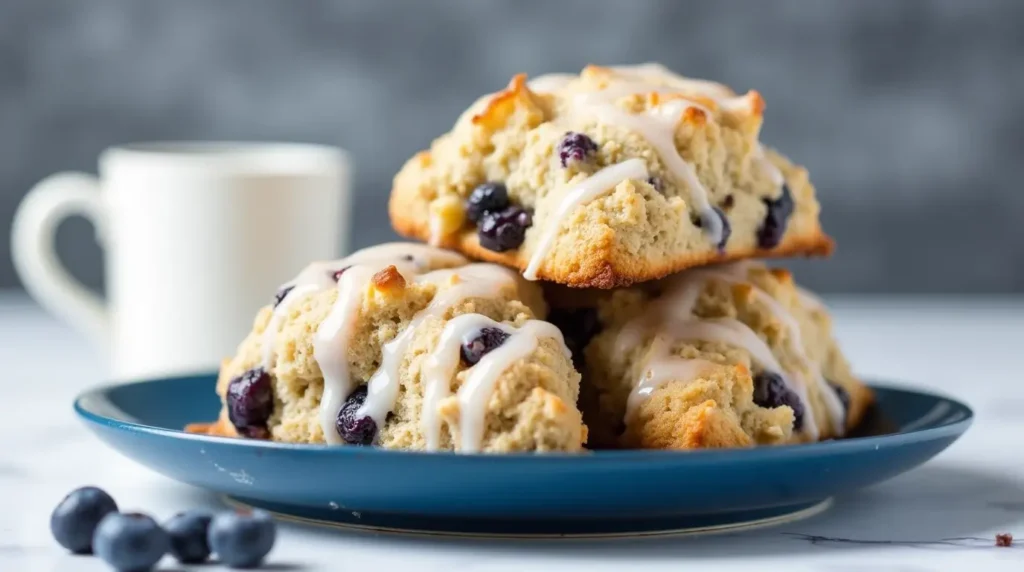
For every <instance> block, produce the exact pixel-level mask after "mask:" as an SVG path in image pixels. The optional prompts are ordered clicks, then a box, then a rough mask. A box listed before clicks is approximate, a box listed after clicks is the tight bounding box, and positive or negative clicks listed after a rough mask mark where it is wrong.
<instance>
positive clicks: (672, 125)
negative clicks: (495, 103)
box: [523, 63, 785, 280]
mask: <svg viewBox="0 0 1024 572" xmlns="http://www.w3.org/2000/svg"><path fill="white" fill-rule="evenodd" d="M611 69H612V71H613V72H614V73H615V74H616V76H617V77H613V78H611V81H610V82H609V84H608V85H607V87H605V88H604V89H602V90H600V91H585V92H580V93H576V94H575V95H574V96H573V99H572V107H571V113H574V114H583V115H591V116H593V117H595V118H596V119H597V120H598V121H599V122H601V123H607V124H610V125H617V126H619V127H622V128H624V129H628V130H630V131H634V132H636V133H639V134H640V135H642V136H643V137H644V138H645V139H646V140H647V142H648V143H649V144H650V145H651V146H652V147H654V149H655V151H656V152H657V153H658V156H659V157H660V158H661V160H662V162H663V163H664V164H665V166H666V167H667V168H668V169H669V171H670V172H672V174H673V175H674V176H675V177H676V178H677V179H678V180H680V181H681V182H683V183H684V184H685V185H686V187H687V188H688V189H689V190H690V198H691V202H692V204H693V208H694V210H695V211H696V213H697V215H698V216H699V217H700V220H701V227H702V228H703V230H704V232H705V234H706V235H707V236H708V238H709V240H710V241H711V242H712V243H713V244H718V243H719V242H720V241H721V238H722V233H723V231H724V228H723V224H722V221H721V219H720V218H719V217H718V215H717V214H716V213H715V212H714V211H713V208H712V206H711V203H710V200H709V199H708V191H707V189H706V188H705V187H704V185H703V184H702V183H701V181H700V179H699V178H698V177H697V173H696V171H694V169H693V167H692V166H691V165H690V164H689V163H688V162H686V160H685V159H683V157H682V156H681V155H680V154H679V150H678V149H677V148H676V144H675V135H676V126H677V124H678V123H679V120H680V118H681V117H682V115H683V113H684V112H685V111H686V110H687V109H689V108H691V107H695V108H698V109H701V110H702V111H704V112H705V113H707V114H709V115H710V111H709V110H708V109H707V108H706V107H704V106H702V105H700V104H699V103H698V102H696V101H691V100H686V99H669V100H667V101H664V102H662V103H660V104H659V105H657V106H654V107H652V108H650V109H647V110H646V111H644V112H642V113H636V114H632V113H627V112H626V111H624V110H623V109H621V108H619V107H618V106H616V105H615V100H616V99H618V98H620V97H624V96H627V95H633V94H639V93H651V92H656V93H674V92H678V91H683V92H691V93H695V94H697V95H700V96H704V97H707V98H709V99H711V100H713V101H715V103H716V104H717V105H719V106H720V107H721V108H722V109H723V110H726V111H730V112H735V111H738V110H740V109H742V108H743V107H746V106H750V105H751V102H752V100H751V98H748V97H746V96H738V95H736V94H734V93H733V92H732V90H731V89H729V88H728V87H726V86H724V85H722V84H719V83H716V82H711V81H706V80H699V79H690V78H684V77H681V76H679V75H677V74H673V73H672V72H670V71H669V70H668V69H666V68H665V67H664V66H662V65H660V64H655V63H648V64H640V65H635V66H616V67H612V68H611ZM571 81H572V79H571V76H566V75H564V74H552V75H547V76H540V77H538V78H535V79H534V80H533V81H532V82H530V86H531V88H532V87H534V85H536V86H538V87H537V89H559V88H562V87H565V86H567V85H568V84H570V83H571ZM753 158H754V160H755V161H756V162H757V163H758V164H759V165H760V167H761V169H762V170H764V171H765V172H766V173H767V175H768V176H769V177H770V178H771V179H772V181H773V183H774V184H775V185H776V186H780V185H782V184H783V183H784V180H785V179H784V177H783V175H782V172H781V170H779V168H778V167H776V166H775V165H774V164H773V163H772V162H771V161H770V160H769V159H768V158H767V156H766V155H765V151H764V147H763V146H762V145H761V143H760V142H759V141H758V142H756V144H755V146H754V149H753ZM624 163H625V162H624ZM622 164H623V163H620V165H622ZM612 167H615V165H613V166H612ZM609 168H610V167H609ZM606 169H608V168H606ZM606 169H603V170H602V171H599V172H598V173H596V174H595V175H594V177H596V176H598V175H602V174H604V175H607V174H606V173H605V170H606ZM644 178H646V174H645V175H644ZM608 184H609V183H608V182H607V181H602V182H601V186H605V185H608ZM615 184H617V183H611V184H610V186H611V187H614V185H615ZM577 188H579V187H578V186H577ZM575 190H576V189H573V191H575ZM573 191H570V192H569V193H567V194H566V197H565V199H563V201H562V203H561V204H559V207H558V209H557V210H556V213H555V219H554V220H553V221H551V222H549V225H548V231H547V233H546V234H545V236H544V238H543V239H542V241H541V243H540V244H539V245H538V248H537V249H536V250H535V252H534V254H533V256H532V257H531V260H530V264H529V266H528V267H527V270H526V271H525V272H524V273H523V276H524V277H526V278H527V279H528V280H535V279H536V272H537V269H538V268H539V266H540V263H541V262H542V261H543V257H544V256H545V255H546V254H547V251H548V249H549V248H550V243H551V241H552V240H554V234H555V233H556V232H557V230H558V229H559V228H560V227H561V224H562V220H563V219H564V218H565V217H566V216H568V215H569V213H570V212H572V210H573V209H574V208H575V207H577V206H579V205H580V204H583V203H585V202H587V201H589V200H593V199H594V198H595V197H596V196H599V195H600V193H598V192H594V193H588V194H587V195H585V196H579V195H576V194H574V193H573ZM552 229H554V230H552Z"/></svg>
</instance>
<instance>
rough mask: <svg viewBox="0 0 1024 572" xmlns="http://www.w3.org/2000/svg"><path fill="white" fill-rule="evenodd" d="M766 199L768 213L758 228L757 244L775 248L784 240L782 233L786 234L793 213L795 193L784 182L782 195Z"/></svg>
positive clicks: (766, 247)
mask: <svg viewBox="0 0 1024 572" xmlns="http://www.w3.org/2000/svg"><path fill="white" fill-rule="evenodd" d="M761 200H763V201H764V205H765V207H766V208H767V209H768V214H766V215H765V217H764V222H762V223H761V227H760V228H758V229H757V244H758V246H760V247H761V248H764V249H768V248H775V247H776V246H778V244H779V242H781V241H782V235H784V234H786V224H787V223H788V222H789V217H790V215H792V214H793V193H791V192H790V191H789V185H787V184H785V183H783V185H782V195H781V196H779V198H777V199H774V200H772V199H761Z"/></svg>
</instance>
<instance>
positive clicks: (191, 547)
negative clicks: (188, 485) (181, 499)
mask: <svg viewBox="0 0 1024 572" xmlns="http://www.w3.org/2000/svg"><path fill="white" fill-rule="evenodd" d="M211 520H213V515H211V514H209V513H207V512H201V511H188V512H180V513H178V514H176V515H174V517H172V518H171V520H168V521H167V522H166V523H165V524H164V530H166V531H167V534H168V535H169V536H170V539H171V554H172V555H173V556H174V557H175V558H176V559H177V560H178V562H181V563H182V564H198V563H200V562H205V561H206V559H207V558H209V557H210V545H209V543H207V541H206V533H207V530H208V529H209V528H210V521H211Z"/></svg>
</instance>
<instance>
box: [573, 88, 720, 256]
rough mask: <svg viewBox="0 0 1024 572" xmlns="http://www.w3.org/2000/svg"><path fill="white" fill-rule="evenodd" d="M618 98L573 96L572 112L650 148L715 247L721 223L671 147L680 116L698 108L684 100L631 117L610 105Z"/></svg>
mask: <svg viewBox="0 0 1024 572" xmlns="http://www.w3.org/2000/svg"><path fill="white" fill-rule="evenodd" d="M624 89H625V91H627V92H629V91H633V90H634V89H639V88H632V87H630V86H626V87H625V88H624ZM643 89H645V90H650V89H651V86H649V85H647V86H645V87H644V88H643ZM621 94H623V90H619V89H616V88H615V87H609V88H608V89H606V90H603V91H596V92H586V93H580V94H577V95H576V96H575V99H574V108H573V109H574V111H575V112H577V113H589V114H592V115H593V116H594V117H596V118H597V120H598V121H600V122H602V123H607V124H611V125H618V126H620V127H623V128H625V129H629V130H630V131H635V132H637V133H639V134H640V135H642V136H643V137H644V139H646V140H647V142H648V143H650V145H651V146H652V147H654V150H655V151H656V152H657V153H658V156H659V157H661V160H662V162H663V163H664V164H665V166H666V167H668V169H669V171H671V172H672V174H673V175H675V176H676V177H677V178H678V179H679V180H680V181H682V182H683V183H684V184H685V185H686V187H687V188H688V189H689V190H690V199H691V201H692V203H693V207H694V209H695V210H696V212H697V214H698V216H700V217H701V221H702V222H703V223H704V227H703V228H704V231H705V233H706V234H707V235H708V238H709V239H710V240H711V242H712V243H713V244H718V242H719V241H720V240H721V236H722V221H721V220H720V219H719V218H718V216H717V215H712V214H709V213H710V211H711V203H710V202H709V200H708V191H707V189H705V188H704V185H703V184H702V183H701V182H700V179H699V178H697V173H696V172H695V171H694V170H693V167H692V166H690V164H689V163H687V162H686V160H684V159H683V157H682V156H681V155H680V154H679V150H678V149H676V143H675V137H676V125H677V124H678V123H679V120H680V118H681V117H682V114H683V112H685V111H686V110H687V109H688V108H690V107H700V105H699V104H697V103H696V102H693V101H689V100H685V99H672V100H669V101H666V102H664V103H662V104H661V105H658V106H656V107H653V108H651V109H648V110H647V111H645V112H643V113H636V114H633V113H627V112H626V111H624V110H622V109H621V108H619V107H618V106H616V105H615V104H614V103H613V102H614V100H615V99H617V98H618V97H621V96H622V95H621Z"/></svg>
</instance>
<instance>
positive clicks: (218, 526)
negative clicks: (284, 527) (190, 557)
mask: <svg viewBox="0 0 1024 572" xmlns="http://www.w3.org/2000/svg"><path fill="white" fill-rule="evenodd" d="M276 536H277V531H276V527H275V525H274V519H272V518H270V515H269V514H267V513H265V512H263V511H261V510H254V511H235V512H223V513H220V514H218V515H217V516H215V517H213V521H211V522H210V530H209V532H208V533H207V535H206V540H207V542H208V543H209V545H210V548H211V549H213V552H214V553H216V554H217V560H218V561H220V563H221V564H226V565H227V566H230V567H231V568H255V567H257V566H259V565H260V563H261V562H263V558H265V557H266V556H267V554H268V553H269V552H270V549H271V548H273V547H274V539H275V537H276Z"/></svg>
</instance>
